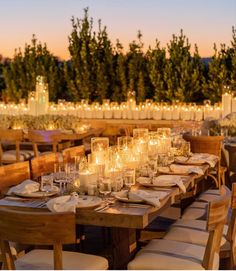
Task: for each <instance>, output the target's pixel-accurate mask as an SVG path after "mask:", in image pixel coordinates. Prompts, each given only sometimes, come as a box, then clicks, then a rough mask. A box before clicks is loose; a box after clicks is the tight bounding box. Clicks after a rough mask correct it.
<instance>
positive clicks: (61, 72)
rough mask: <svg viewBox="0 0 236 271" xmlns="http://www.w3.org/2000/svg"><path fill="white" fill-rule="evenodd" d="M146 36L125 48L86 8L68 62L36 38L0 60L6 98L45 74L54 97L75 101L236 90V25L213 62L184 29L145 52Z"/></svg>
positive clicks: (187, 97)
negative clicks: (225, 88)
mask: <svg viewBox="0 0 236 271" xmlns="http://www.w3.org/2000/svg"><path fill="white" fill-rule="evenodd" d="M143 46H144V44H143V42H142V34H141V33H140V32H138V35H137V40H135V41H132V42H131V43H130V44H129V50H128V51H127V52H124V50H123V47H122V44H121V43H120V42H119V41H118V40H117V42H116V44H115V45H113V44H112V43H111V41H110V39H109V37H108V34H107V30H106V27H103V26H102V24H101V21H99V22H98V31H94V26H93V19H92V18H89V15H88V9H85V12H84V18H83V19H75V18H72V32H71V34H70V36H69V48H68V49H69V52H70V55H71V59H70V60H69V61H64V62H62V61H60V60H59V59H58V58H57V57H55V56H54V55H53V54H52V53H51V52H50V51H49V50H48V48H47V46H46V44H44V45H42V44H41V43H40V42H38V41H37V40H36V38H35V36H33V38H32V42H31V44H30V45H26V46H25V48H24V52H23V51H22V50H21V49H19V50H16V51H15V56H14V58H13V59H12V60H9V61H5V62H3V61H2V62H1V61H0V62H1V63H2V64H0V74H1V72H2V74H3V76H2V77H1V75H0V89H1V91H2V97H3V98H4V99H8V100H14V101H19V99H21V98H26V97H27V96H28V92H29V91H32V90H34V89H35V79H36V76H37V75H44V76H46V78H47V80H48V84H49V91H50V99H51V100H53V101H55V100H57V99H58V98H64V99H67V100H71V101H78V100H80V99H91V100H97V101H101V100H102V99H105V98H108V99H111V100H114V101H122V100H125V98H126V93H127V90H135V91H136V94H137V100H138V101H139V102H141V101H144V100H145V99H146V98H153V99H154V100H156V101H173V100H179V101H183V102H202V101H203V100H204V99H210V100H212V102H216V101H219V100H220V99H221V93H222V88H223V85H230V86H231V87H232V88H233V89H235V90H236V30H235V29H234V28H233V29H232V41H231V45H230V46H228V47H227V46H226V45H225V44H221V46H220V49H219V50H217V48H216V46H215V45H214V55H213V57H212V59H211V61H210V62H209V65H208V64H206V63H204V62H203V61H202V59H201V57H200V55H199V53H198V48H197V45H195V49H194V53H193V54H191V53H190V48H191V45H190V43H189V41H188V39H187V37H186V36H185V35H184V33H183V31H182V30H181V32H180V34H179V35H178V36H177V35H173V37H172V39H171V40H170V42H169V43H168V44H167V48H162V47H161V46H160V42H159V41H158V40H156V44H155V46H154V48H151V47H149V49H148V50H147V51H146V52H144V48H143Z"/></svg>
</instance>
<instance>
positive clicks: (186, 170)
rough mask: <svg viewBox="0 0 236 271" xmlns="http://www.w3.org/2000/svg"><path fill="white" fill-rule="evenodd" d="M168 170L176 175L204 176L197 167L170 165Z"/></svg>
mask: <svg viewBox="0 0 236 271" xmlns="http://www.w3.org/2000/svg"><path fill="white" fill-rule="evenodd" d="M170 170H171V171H172V172H173V173H178V174H191V173H196V174H198V175H204V172H203V170H202V168H201V167H199V166H191V165H176V164H172V165H170Z"/></svg>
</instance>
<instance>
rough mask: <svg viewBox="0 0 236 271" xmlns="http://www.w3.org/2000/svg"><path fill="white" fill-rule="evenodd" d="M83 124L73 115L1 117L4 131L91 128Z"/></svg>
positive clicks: (77, 129)
mask: <svg viewBox="0 0 236 271" xmlns="http://www.w3.org/2000/svg"><path fill="white" fill-rule="evenodd" d="M85 126H86V125H85V124H83V123H82V122H81V121H80V119H79V118H78V117H76V116H71V115H65V116H61V115H40V116H29V115H20V116H11V115H0V128H2V129H36V130H57V129H59V130H73V131H75V132H78V131H81V130H83V132H84V131H86V130H87V129H88V128H89V126H88V125H87V126H86V127H85Z"/></svg>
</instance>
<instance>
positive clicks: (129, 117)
mask: <svg viewBox="0 0 236 271" xmlns="http://www.w3.org/2000/svg"><path fill="white" fill-rule="evenodd" d="M132 117H133V115H132V109H130V108H128V109H127V119H129V120H131V119H132Z"/></svg>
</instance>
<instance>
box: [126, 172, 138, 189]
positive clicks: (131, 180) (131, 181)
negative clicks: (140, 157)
mask: <svg viewBox="0 0 236 271" xmlns="http://www.w3.org/2000/svg"><path fill="white" fill-rule="evenodd" d="M124 183H125V185H126V186H127V187H129V189H130V188H131V186H132V185H135V170H134V169H127V170H126V171H125V172H124Z"/></svg>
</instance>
